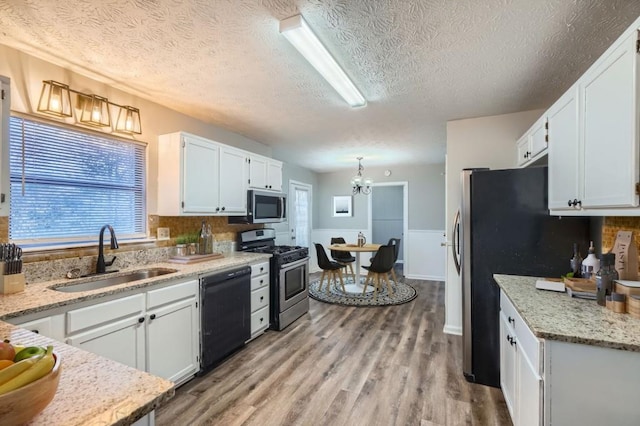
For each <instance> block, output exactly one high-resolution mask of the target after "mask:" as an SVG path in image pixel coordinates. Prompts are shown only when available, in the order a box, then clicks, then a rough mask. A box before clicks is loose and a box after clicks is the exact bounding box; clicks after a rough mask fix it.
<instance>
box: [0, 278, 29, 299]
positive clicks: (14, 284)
mask: <svg viewBox="0 0 640 426" xmlns="http://www.w3.org/2000/svg"><path fill="white" fill-rule="evenodd" d="M0 278H1V279H0V294H12V293H19V292H21V291H24V284H25V279H24V274H23V273H20V274H12V275H1V276H0Z"/></svg>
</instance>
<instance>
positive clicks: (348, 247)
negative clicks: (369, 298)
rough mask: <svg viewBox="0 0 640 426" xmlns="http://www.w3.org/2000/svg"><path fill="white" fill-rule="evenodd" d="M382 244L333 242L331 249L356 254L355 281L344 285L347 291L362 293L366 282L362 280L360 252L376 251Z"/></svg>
mask: <svg viewBox="0 0 640 426" xmlns="http://www.w3.org/2000/svg"><path fill="white" fill-rule="evenodd" d="M381 246H382V244H364V245H362V246H359V245H357V244H331V245H330V246H329V250H337V251H346V252H353V253H355V254H356V256H355V258H356V271H355V280H354V282H353V283H347V284H345V285H344V287H345V290H346V291H347V293H362V289H363V288H364V283H361V282H360V279H361V277H360V254H361V253H375V252H377V251H378V249H379V248H380V247H381Z"/></svg>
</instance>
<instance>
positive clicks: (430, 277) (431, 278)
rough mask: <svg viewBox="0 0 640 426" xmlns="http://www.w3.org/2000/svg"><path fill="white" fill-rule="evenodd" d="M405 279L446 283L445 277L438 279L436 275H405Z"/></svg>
mask: <svg viewBox="0 0 640 426" xmlns="http://www.w3.org/2000/svg"><path fill="white" fill-rule="evenodd" d="M405 277H407V278H409V279H410V280H423V281H444V280H445V277H437V276H434V275H415V274H412V275H405Z"/></svg>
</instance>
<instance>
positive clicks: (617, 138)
mask: <svg viewBox="0 0 640 426" xmlns="http://www.w3.org/2000/svg"><path fill="white" fill-rule="evenodd" d="M637 40H638V35H637V33H635V32H634V33H633V34H631V35H629V36H628V37H627V38H626V39H625V40H624V41H623V42H622V43H621V44H620V45H619V46H618V47H617V48H615V49H614V50H613V51H611V52H607V54H606V57H605V58H604V60H603V61H601V62H599V63H597V65H596V66H595V67H592V68H591V69H589V71H587V73H586V74H585V75H584V76H583V77H582V80H581V83H580V93H581V95H582V99H583V111H584V115H583V117H582V121H581V128H582V130H583V138H584V185H585V190H584V197H583V199H582V200H581V201H582V207H583V208H589V207H636V206H638V196H637V194H636V192H635V184H636V182H638V127H637V125H638V108H637V106H638V86H637V83H638V54H637V47H636V42H637Z"/></svg>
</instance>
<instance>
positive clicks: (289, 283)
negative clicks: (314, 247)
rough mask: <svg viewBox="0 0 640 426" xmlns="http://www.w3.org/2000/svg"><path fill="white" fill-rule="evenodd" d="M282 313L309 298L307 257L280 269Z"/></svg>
mask: <svg viewBox="0 0 640 426" xmlns="http://www.w3.org/2000/svg"><path fill="white" fill-rule="evenodd" d="M279 284H280V285H279V290H280V291H279V302H280V312H284V311H286V310H287V309H289V308H290V307H292V306H294V305H295V304H296V303H298V302H300V301H301V300H304V299H306V298H308V297H309V258H308V257H306V258H304V259H301V260H296V261H295V262H291V263H287V264H285V265H282V266H281V267H280V274H279Z"/></svg>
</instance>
